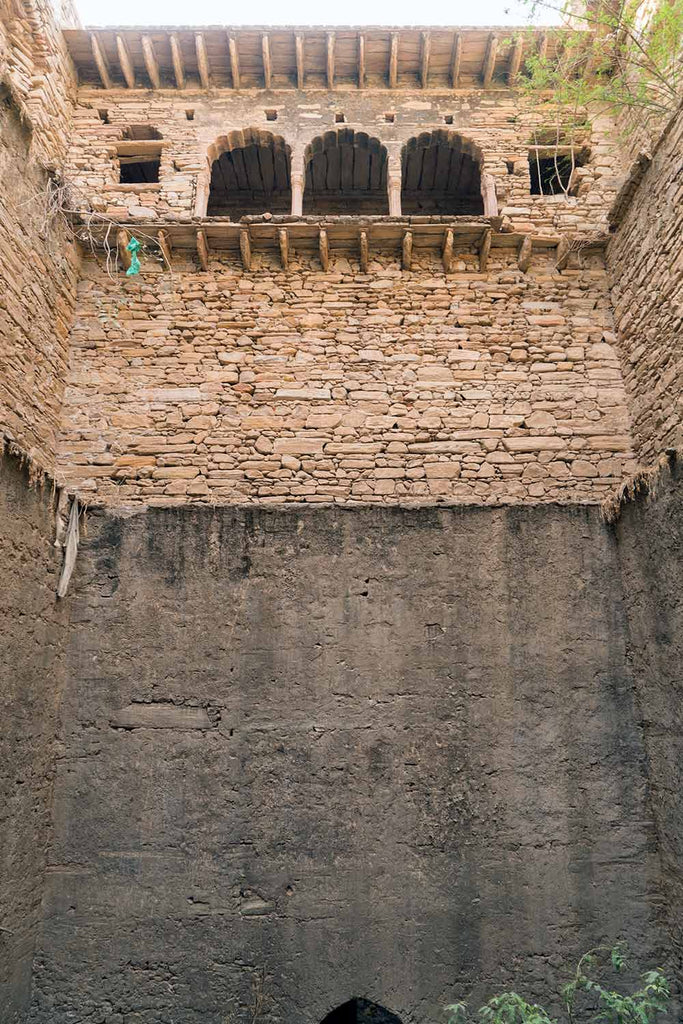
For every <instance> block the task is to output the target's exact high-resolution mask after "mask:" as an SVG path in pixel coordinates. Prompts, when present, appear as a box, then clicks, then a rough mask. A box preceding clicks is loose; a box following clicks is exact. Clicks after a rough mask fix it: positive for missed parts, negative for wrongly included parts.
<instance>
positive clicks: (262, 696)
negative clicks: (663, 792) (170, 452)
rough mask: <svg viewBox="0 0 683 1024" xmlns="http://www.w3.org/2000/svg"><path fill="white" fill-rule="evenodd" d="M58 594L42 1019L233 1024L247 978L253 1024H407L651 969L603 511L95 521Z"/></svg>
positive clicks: (622, 658)
mask: <svg viewBox="0 0 683 1024" xmlns="http://www.w3.org/2000/svg"><path fill="white" fill-rule="evenodd" d="M639 540H640V542H641V543H643V540H642V538H639ZM66 600H67V603H68V605H69V610H70V615H71V620H72V623H73V624H74V625H75V624H77V626H78V628H77V629H73V630H72V631H71V634H70V647H69V655H68V677H69V685H68V693H67V694H66V695H65V699H64V704H63V730H62V734H61V741H62V743H63V756H62V757H60V759H59V763H58V778H57V780H56V784H55V803H54V807H55V825H54V838H53V843H52V846H51V850H50V869H49V873H48V891H47V895H46V901H45V925H44V941H43V946H42V949H41V952H40V954H39V955H38V957H37V960H36V983H35V984H36V997H35V1002H34V1007H33V1012H32V1014H31V1016H30V1020H31V1021H32V1022H34V1024H37V1022H40V1024H48V1022H49V1024H67V1022H69V1021H73V1020H75V1019H76V1020H79V1021H83V1022H85V1021H89V1022H90V1021H92V1022H93V1024H95V1022H106V1024H164V1022H168V1021H177V1022H178V1024H224V1021H225V1020H226V1018H229V1019H230V1020H232V1021H234V1022H235V1024H249V1022H250V1021H252V1020H253V1014H254V1010H253V1006H254V998H255V992H254V989H253V988H252V984H253V981H254V979H257V985H258V979H259V978H261V977H262V978H263V985H262V993H263V1005H262V1008H261V1010H260V1012H259V1020H260V1021H262V1022H263V1024H277V1022H280V1021H290V1020H296V1021H301V1022H302V1024H319V1022H320V1021H321V1020H322V1019H323V1017H324V1016H325V1014H326V1013H327V1012H329V1011H330V1010H331V1009H332V1008H333V1007H335V1006H337V1005H339V1004H340V1003H343V1002H345V1001H346V1000H347V999H349V998H352V997H353V996H364V997H367V998H370V999H373V1000H375V1001H376V1002H379V1003H380V1004H382V1005H384V1006H386V1007H388V1008H389V1009H390V1010H392V1011H394V1012H395V1013H397V1014H399V1016H400V1018H401V1020H402V1021H403V1022H404V1024H423V1022H425V1021H438V1020H440V1019H442V1016H443V1006H444V1005H445V1004H446V1003H448V1002H451V1001H453V999H456V998H459V997H467V996H470V995H471V997H472V1000H473V1002H474V1004H475V1005H476V1004H477V999H479V998H483V997H485V996H488V995H489V994H491V992H492V991H495V990H496V989H497V990H500V989H501V988H503V987H515V988H517V989H519V990H520V991H522V992H523V993H524V994H525V995H527V996H529V997H537V998H539V999H542V1000H543V1001H544V1002H545V1001H547V999H548V997H549V993H552V992H553V991H554V992H558V991H559V985H560V983H561V981H563V980H565V979H566V977H567V974H568V971H569V970H570V965H571V963H572V961H573V958H574V957H575V956H576V954H579V953H580V952H583V951H585V950H586V949H587V948H589V947H590V946H591V945H593V944H594V943H596V942H598V941H601V940H607V941H609V940H614V939H616V938H617V937H618V936H621V937H623V938H626V939H627V940H628V941H629V943H630V944H631V947H632V949H633V950H634V951H636V953H637V959H638V963H639V965H640V966H642V967H644V966H649V965H651V964H656V963H662V962H663V960H664V958H665V956H666V947H665V945H664V943H665V933H664V931H663V930H661V929H660V922H659V917H660V911H659V907H660V905H661V894H660V892H659V858H658V853H657V847H656V842H655V831H654V827H653V820H652V812H651V808H650V802H649V795H648V788H647V782H646V774H645V769H646V752H645V748H644V744H643V733H642V729H641V727H640V724H639V722H640V711H639V709H638V707H637V705H636V704H635V703H634V697H635V693H634V687H633V679H632V676H631V666H630V661H629V658H628V646H627V644H628V629H627V626H626V618H625V612H624V600H623V596H622V590H621V585H620V579H619V572H618V564H617V558H616V546H615V544H614V542H613V539H612V537H611V536H610V532H609V530H608V528H607V527H606V526H605V525H604V524H603V523H602V522H601V519H600V514H599V511H598V510H597V509H595V508H587V507H583V508H579V507H577V506H572V507H564V508H558V507H552V506H544V507H536V508H512V509H511V508H508V509H474V508H470V509H459V510H456V509H442V510H437V509H433V508H432V509H418V510H415V509H410V510H405V509H395V508H394V509H348V508H339V509H334V508H328V509H306V510H305V511H295V510H273V509H264V508H254V509H251V510H244V509H240V510H237V509H228V508H220V509H207V508H203V509H198V508H192V509H191V508H178V509H150V510H147V511H146V512H145V513H144V514H140V515H133V516H128V517H127V518H116V517H115V516H114V515H113V514H112V513H111V511H109V512H99V513H94V514H92V515H90V516H89V522H88V531H87V535H86V536H85V537H84V539H83V543H82V546H81V549H80V552H79V560H78V564H77V567H76V571H75V575H74V578H73V580H72V590H71V592H70V594H69V596H68V597H67V599H66ZM670 669H671V670H673V671H675V665H673V664H672V665H671V666H670ZM257 992H258V988H257ZM558 1009H559V1008H558ZM673 1019H676V1018H675V1016H674V1018H673Z"/></svg>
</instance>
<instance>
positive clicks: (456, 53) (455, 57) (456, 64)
mask: <svg viewBox="0 0 683 1024" xmlns="http://www.w3.org/2000/svg"><path fill="white" fill-rule="evenodd" d="M461 58H462V36H461V34H460V33H459V32H456V33H455V38H454V40H453V51H452V53H451V85H452V86H453V88H454V89H457V88H458V86H459V85H460V61H461Z"/></svg>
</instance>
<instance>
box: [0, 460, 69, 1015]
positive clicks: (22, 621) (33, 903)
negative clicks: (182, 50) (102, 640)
mask: <svg viewBox="0 0 683 1024" xmlns="http://www.w3.org/2000/svg"><path fill="white" fill-rule="evenodd" d="M53 506H54V496H53V493H52V490H51V485H50V484H49V483H46V484H44V485H43V486H42V487H40V486H38V485H37V484H35V483H31V481H30V480H29V477H28V474H27V472H26V471H25V469H24V468H23V467H22V466H21V465H20V463H19V461H18V460H17V459H16V458H14V457H12V456H10V455H8V454H5V455H4V457H2V458H0V579H1V580H2V586H1V587H0V713H1V715H2V729H1V730H0V835H2V842H1V843H0V1019H2V1021H3V1022H7V1024H10V1022H14V1021H15V1020H16V1021H19V1020H23V1019H24V1018H23V1016H22V1013H23V1012H24V1011H25V1010H26V1009H27V1007H28V1002H29V997H30V988H31V968H32V962H33V952H34V947H35V944H36V938H37V935H38V932H39V929H40V920H41V905H42V897H43V883H44V876H45V854H46V849H47V845H48V842H49V824H50V812H51V796H52V780H53V769H54V765H53V761H54V757H55V739H56V736H57V733H58V710H59V701H60V697H61V690H62V681H63V657H62V651H63V640H64V635H65V622H66V617H65V613H64V609H63V608H60V607H58V606H57V603H56V599H55V590H56V586H57V572H58V567H59V558H58V557H57V556H56V552H55V549H54V548H53V539H54V538H53V527H54V517H53Z"/></svg>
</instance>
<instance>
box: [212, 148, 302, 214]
mask: <svg viewBox="0 0 683 1024" xmlns="http://www.w3.org/2000/svg"><path fill="white" fill-rule="evenodd" d="M207 154H208V158H209V162H210V164H211V183H210V187H209V203H208V209H207V213H208V215H209V216H210V217H221V216H222V217H226V216H229V217H230V218H231V220H239V218H240V217H242V216H244V215H245V214H254V213H265V212H266V211H269V212H271V213H289V210H290V206H291V201H292V193H291V182H290V148H289V146H288V145H287V143H286V142H285V140H284V139H283V137H282V136H281V135H273V134H272V132H266V131H263V130H261V129H259V128H239V129H235V130H233V131H230V132H226V134H225V135H220V136H219V137H218V138H217V139H216V141H215V142H213V143H212V144H211V145H210V146H209V148H208V151H207Z"/></svg>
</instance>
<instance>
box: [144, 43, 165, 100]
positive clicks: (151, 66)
mask: <svg viewBox="0 0 683 1024" xmlns="http://www.w3.org/2000/svg"><path fill="white" fill-rule="evenodd" d="M142 56H143V57H144V58H145V67H146V68H147V74H148V75H149V80H150V82H151V83H152V87H153V88H154V89H160V88H161V75H160V74H159V63H158V61H157V58H156V54H155V53H154V47H153V46H152V40H151V39H150V37H149V36H143V37H142Z"/></svg>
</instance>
